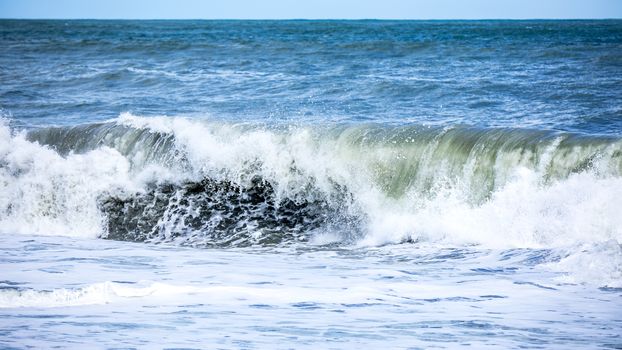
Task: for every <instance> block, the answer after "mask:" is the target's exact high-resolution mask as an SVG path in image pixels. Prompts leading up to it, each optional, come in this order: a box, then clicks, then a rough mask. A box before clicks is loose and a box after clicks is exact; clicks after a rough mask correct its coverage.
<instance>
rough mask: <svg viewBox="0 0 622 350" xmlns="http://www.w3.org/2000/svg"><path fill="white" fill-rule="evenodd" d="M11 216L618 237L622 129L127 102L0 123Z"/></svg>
mask: <svg viewBox="0 0 622 350" xmlns="http://www.w3.org/2000/svg"><path fill="white" fill-rule="evenodd" d="M0 133H1V135H0V136H1V137H0V186H1V187H0V191H2V193H3V195H2V196H1V197H0V224H1V225H0V226H1V227H2V228H0V230H2V231H4V232H10V233H15V232H24V233H39V234H63V235H81V236H91V237H96V236H97V237H104V238H110V239H119V240H131V241H175V242H178V243H181V244H189V245H196V246H244V245H252V244H286V243H290V242H296V241H308V240H313V241H314V242H320V243H323V242H324V243H326V242H335V241H337V242H343V241H346V242H349V243H352V242H357V243H359V244H365V245H378V244H385V243H393V242H403V241H431V242H446V243H449V244H478V245H485V246H495V247H496V246H500V247H533V246H537V247H550V246H564V245H569V244H589V243H593V242H604V241H614V242H617V244H620V242H622V218H620V215H619V212H620V210H621V209H622V177H621V176H620V175H621V174H622V140H621V139H620V138H617V137H597V136H586V135H579V134H564V133H555V132H549V131H534V130H522V129H481V128H472V127H462V126H456V127H445V128H440V127H426V126H411V125H409V126H381V125H376V124H370V125H355V126H352V125H340V126H331V127H307V126H296V127H294V126H288V125H281V126H272V127H270V128H268V127H265V126H260V125H249V124H232V123H225V122H218V121H202V120H193V119H186V118H169V117H153V118H146V117H138V116H133V115H131V114H122V115H121V116H120V117H119V118H117V119H115V120H112V121H109V122H106V123H99V124H88V125H79V126H73V127H51V128H44V129H38V130H33V131H30V132H28V133H26V132H21V133H14V132H11V130H10V129H9V128H8V127H7V126H3V127H2V128H1V129H0Z"/></svg>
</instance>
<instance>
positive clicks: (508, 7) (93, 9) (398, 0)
mask: <svg viewBox="0 0 622 350" xmlns="http://www.w3.org/2000/svg"><path fill="white" fill-rule="evenodd" d="M0 18H135V19H161V18H170V19H185V18H201V19H223V18H227V19H235V18H245V19H272V18H276V19H280V18H348V19H351V18H352V19H356V18H379V19H388V18H393V19H484V18H507V19H521V18H622V0H307V1H296V0H289V1H287V0H263V1H259V0H256V1H253V0H101V1H91V0H0Z"/></svg>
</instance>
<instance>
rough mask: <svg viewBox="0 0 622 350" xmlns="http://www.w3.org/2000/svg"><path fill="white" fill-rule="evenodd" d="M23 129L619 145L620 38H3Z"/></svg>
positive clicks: (8, 93)
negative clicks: (141, 126)
mask: <svg viewBox="0 0 622 350" xmlns="http://www.w3.org/2000/svg"><path fill="white" fill-rule="evenodd" d="M0 47H2V48H3V50H2V51H1V52H0V67H2V70H0V78H1V80H2V84H1V86H0V107H1V108H3V109H4V110H5V112H6V113H7V114H11V115H12V116H13V118H14V122H15V123H16V124H17V125H19V126H37V125H50V124H69V125H71V124H74V123H78V122H80V123H81V122H85V121H88V122H93V121H101V120H104V119H108V118H114V117H116V116H118V115H119V114H120V113H122V112H126V111H131V112H133V113H135V114H137V115H195V116H199V117H200V116H205V115H210V116H212V117H216V118H221V119H224V120H229V121H230V120H245V121H255V122H256V121H264V122H266V121H267V122H268V123H272V122H275V121H281V122H282V121H285V122H291V121H298V122H303V123H304V122H308V121H313V122H327V121H332V122H335V121H337V122H343V121H347V122H369V121H371V122H391V123H398V124H399V123H416V124H434V125H439V124H440V125H452V124H456V123H460V124H466V125H469V126H474V127H490V126H494V127H528V128H536V129H554V130H560V131H571V132H579V133H588V134H593V133H598V134H610V135H619V134H620V133H621V132H622V114H621V113H622V106H621V105H620V102H619V101H622V92H621V91H622V89H620V88H619V87H620V86H622V49H621V47H622V22H620V21H618V20H611V21H466V22H465V21H431V22H426V21H10V20H2V21H1V22H0Z"/></svg>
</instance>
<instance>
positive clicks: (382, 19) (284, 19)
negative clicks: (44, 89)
mask: <svg viewBox="0 0 622 350" xmlns="http://www.w3.org/2000/svg"><path fill="white" fill-rule="evenodd" d="M0 20H34V21H41V20H48V21H85V20H87V21H599V20H622V17H572V18H571V17H548V18H546V17H533V18H529V17H525V18H493V17H490V18H295V17H293V18H126V17H118V18H112V17H111V18H98V17H69V18H61V17H52V18H49V17H0Z"/></svg>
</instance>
